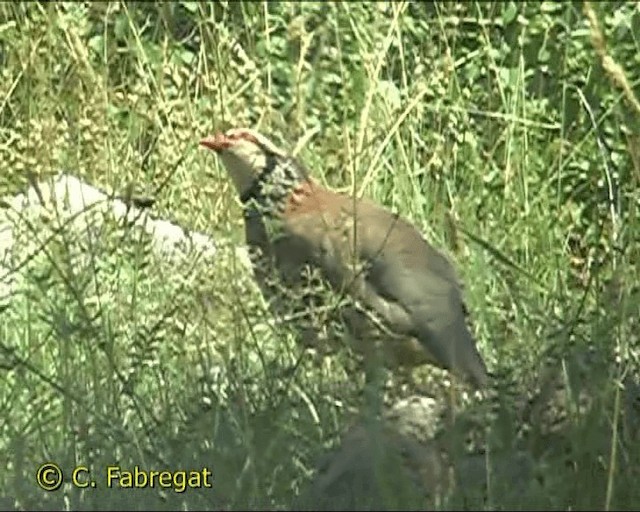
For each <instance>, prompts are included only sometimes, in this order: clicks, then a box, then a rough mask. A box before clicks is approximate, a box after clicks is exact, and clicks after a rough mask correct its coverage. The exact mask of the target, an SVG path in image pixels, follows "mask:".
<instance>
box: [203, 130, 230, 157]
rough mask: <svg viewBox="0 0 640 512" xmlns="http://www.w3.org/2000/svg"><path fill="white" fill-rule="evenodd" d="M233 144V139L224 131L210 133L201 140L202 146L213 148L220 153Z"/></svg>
mask: <svg viewBox="0 0 640 512" xmlns="http://www.w3.org/2000/svg"><path fill="white" fill-rule="evenodd" d="M231 144H232V141H231V139H230V138H229V137H227V136H226V135H225V134H224V133H222V132H219V133H216V134H215V135H209V136H208V137H205V138H204V139H202V140H201V141H200V145H201V146H204V147H205V148H208V149H211V150H213V151H215V152H216V153H220V152H221V151H222V150H224V149H227V148H228V147H229V146H231Z"/></svg>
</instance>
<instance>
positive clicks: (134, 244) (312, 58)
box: [0, 2, 640, 510]
mask: <svg viewBox="0 0 640 512" xmlns="http://www.w3.org/2000/svg"><path fill="white" fill-rule="evenodd" d="M639 5H640V4H638V3H636V2H599V3H594V4H592V5H590V6H589V5H588V4H587V5H586V7H585V5H584V4H583V3H581V2H517V3H516V2H437V3H427V2H414V3H407V2H392V3H391V2H380V3H375V2H367V3H358V2H345V3H332V2H286V3H284V2H283V3H276V2H269V3H266V2H265V3H258V2H211V3H192V2H144V3H142V2H140V3H137V2H126V3H118V2H108V3H106V2H105V3H88V2H85V3H75V2H62V3H53V2H51V3H44V2H42V3H34V2H24V3H9V2H3V3H2V4H0V75H1V76H0V195H2V196H8V195H14V194H16V193H18V192H21V191H24V190H25V189H26V187H28V186H29V184H30V183H32V182H33V180H34V179H35V180H39V179H44V178H46V177H47V176H53V175H55V174H57V173H58V172H59V171H60V170H64V171H66V172H69V173H71V174H74V175H76V176H78V177H80V178H82V179H84V180H86V181H87V182H89V183H91V184H93V185H95V186H98V187H101V188H103V189H105V190H114V191H117V192H118V191H119V192H124V191H125V190H134V191H135V192H136V193H138V194H143V195H148V196H152V197H153V198H154V199H155V204H154V205H153V212H154V215H156V216H157V217H161V218H167V219H170V220H172V221H173V222H176V223H178V224H180V225H181V226H184V227H185V228H189V229H192V230H197V231H202V232H205V233H208V234H210V235H212V236H213V237H214V238H215V239H216V240H217V241H218V242H219V253H218V255H217V257H216V258H215V260H214V261H213V262H212V261H203V260H202V259H201V258H200V259H199V258H198V257H197V255H195V256H194V257H193V259H192V260H190V261H188V262H185V263H184V264H182V265H177V266H176V265H174V264H168V263H167V262H165V261H162V259H161V258H158V257H157V256H155V255H154V254H153V253H152V252H151V251H150V250H149V249H148V243H146V242H148V240H145V237H144V235H143V234H142V233H141V232H140V231H139V230H134V229H132V228H130V227H127V226H125V225H122V224H121V223H117V222H115V221H114V222H107V223H106V224H105V228H104V229H103V230H102V231H100V233H99V236H95V237H93V238H91V239H82V238H79V237H77V236H74V235H73V234H72V233H71V232H70V231H67V230H64V229H58V230H57V231H55V236H45V233H49V231H47V230H48V229H50V227H51V225H52V224H53V225H55V219H51V218H42V219H37V221H33V222H30V223H28V226H27V227H24V226H23V228H24V233H25V234H24V238H25V239H26V240H27V241H26V242H25V244H27V246H28V244H29V243H30V244H31V246H32V247H35V248H36V249H37V250H36V249H34V250H32V251H30V252H29V251H26V249H24V247H26V246H23V248H22V249H20V250H19V251H18V250H17V249H16V253H15V254H13V255H11V257H9V256H5V259H4V268H3V271H2V272H3V273H4V271H5V270H6V271H11V273H12V276H13V277H14V278H15V280H16V283H17V285H16V287H15V288H14V290H15V293H13V294H12V295H11V296H8V297H5V298H4V302H3V303H2V308H1V309H2V311H1V313H0V315H1V322H0V333H1V334H0V495H5V496H6V497H7V498H15V499H16V500H17V503H18V504H19V506H20V507H22V508H24V509H28V510H38V509H56V510H60V509H61V508H65V509H109V508H112V509H118V508H121V507H132V509H144V508H163V509H164V508H166V509H174V510H177V509H182V510H194V509H212V508H225V509H247V508H249V509H257V508H268V509H282V508H286V507H288V506H289V504H290V503H291V501H292V500H293V499H294V498H295V496H297V495H298V494H299V493H300V492H301V489H303V488H304V485H305V483H306V482H308V481H309V479H311V478H312V477H313V471H314V465H315V461H316V460H317V457H318V456H319V455H320V454H322V453H324V451H325V450H326V449H327V448H328V447H330V446H332V445H334V444H335V443H336V442H337V441H338V439H339V437H340V434H341V433H342V432H343V431H344V429H345V428H346V426H347V425H348V424H349V422H350V421H351V419H352V418H353V413H354V408H355V404H357V401H358V397H359V394H360V389H361V386H362V378H361V376H357V377H354V374H353V372H352V370H350V367H349V364H350V362H349V361H350V357H349V355H348V354H347V353H346V351H345V353H340V354H338V355H336V356H334V357H330V358H327V359H325V360H323V361H321V362H319V361H317V360H315V359H314V358H311V357H306V358H303V359H302V361H301V362H300V364H299V365H298V366H297V367H296V368H295V371H292V370H291V369H292V368H293V367H294V365H295V364H296V362H298V360H299V359H300V349H299V348H297V347H296V345H295V343H294V341H293V337H292V335H291V334H290V333H287V332H286V330H285V328H284V327H282V328H280V329H274V328H273V326H272V322H270V317H269V315H268V314H266V313H265V312H264V305H263V303H262V301H261V299H260V297H259V295H258V293H257V291H256V289H255V287H254V285H253V283H252V280H251V276H250V273H249V272H248V271H247V270H246V268H245V267H243V266H242V264H240V263H238V261H237V259H236V258H235V257H234V254H235V252H234V249H233V248H234V247H236V246H237V245H239V244H241V243H242V219H241V216H240V210H239V208H238V204H237V200H236V198H235V194H234V191H233V190H232V189H231V187H230V183H229V181H228V180H227V177H226V176H225V173H224V172H223V170H222V169H220V168H219V167H218V163H217V162H216V161H215V158H213V157H212V156H211V154H209V153H208V152H206V151H202V150H199V149H198V147H197V142H198V140H199V139H200V138H201V137H202V136H204V135H206V134H209V133H211V132H213V131H216V130H219V129H226V128H229V127H232V126H253V127H257V128H258V129H260V130H262V131H264V132H266V133H269V134H272V135H273V137H274V138H275V140H276V141H278V142H279V143H282V144H284V145H285V146H287V147H289V148H291V149H294V148H295V149H296V150H297V151H299V156H300V158H301V159H302V160H303V161H305V162H306V164H307V165H308V167H309V168H310V169H311V170H312V172H313V174H314V175H315V176H316V177H317V178H318V179H320V180H322V181H323V182H324V183H326V184H328V185H330V186H332V187H334V188H341V189H343V190H351V191H357V192H362V193H364V194H365V195H367V196H369V197H372V198H374V199H375V200H377V201H379V202H381V203H384V204H385V205H387V206H388V207H390V208H392V209H393V210H394V211H398V212H401V213H402V214H403V215H405V216H407V217H408V218H410V219H411V220H412V221H413V222H415V223H416V225H417V226H419V227H420V228H421V229H422V231H423V232H424V233H425V235H426V236H427V237H428V238H429V239H430V240H432V241H433V242H434V244H435V245H437V246H439V247H443V248H447V249H448V251H449V253H450V254H451V255H452V257H453V258H454V259H455V261H456V265H457V268H458V269H459V271H460V273H461V275H462V276H463V279H464V281H465V283H466V290H465V293H466V296H467V301H468V303H469V308H470V310H471V311H472V315H473V319H474V325H475V330H476V333H477V336H478V339H479V346H480V350H481V352H482V353H483V354H484V355H485V358H486V360H487V362H488V365H489V366H490V367H491V369H492V370H493V371H494V372H495V373H496V375H498V377H499V387H500V389H501V394H500V396H501V400H502V401H503V404H502V406H501V409H500V411H502V412H501V413H500V415H499V417H498V419H497V420H495V423H494V426H493V428H491V429H489V431H488V432H489V433H488V434H487V437H486V442H487V443H488V446H490V447H491V450H487V453H489V454H490V453H492V451H494V452H495V451H498V450H500V449H501V448H503V449H505V447H506V449H511V447H512V446H513V445H514V443H517V442H520V441H519V440H518V439H520V438H519V437H518V436H525V437H526V446H527V447H528V450H530V453H531V454H532V457H533V459H534V461H535V468H536V470H535V474H534V475H533V476H531V477H530V479H527V480H525V481H524V482H521V483H522V484H523V485H524V487H523V488H519V489H520V490H519V491H518V492H517V493H514V492H513V488H512V486H511V485H506V484H508V482H507V483H506V484H505V485H502V486H501V485H500V482H493V483H492V482H486V492H485V493H481V494H480V495H477V496H476V497H475V498H470V499H469V500H468V501H466V502H464V503H463V504H461V503H460V502H457V501H455V500H456V496H459V494H460V492H461V491H460V490H458V491H456V492H455V493H453V494H452V495H451V496H449V497H447V496H445V497H444V498H443V500H444V501H442V502H441V505H440V506H442V507H447V506H465V507H466V508H470V509H478V508H481V507H482V508H498V509H500V508H506V509H511V507H513V509H532V508H552V509H572V510H573V509H580V508H583V509H584V508H587V509H593V508H604V509H611V508H613V509H634V508H636V509H637V507H638V506H639V504H640V487H639V486H638V485H637V483H638V479H639V477H640V473H639V468H640V465H639V461H640V459H639V455H640V443H639V442H638V441H639V440H640V400H639V399H638V396H640V394H639V393H638V392H637V390H638V386H639V385H640V384H639V382H640V381H639V364H638V363H639V361H638V358H639V357H640V340H639V335H638V333H639V332H640V329H639V327H640V326H639V325H638V324H639V321H638V319H639V318H640V288H639V286H638V283H640V279H639V277H640V272H639V269H640V259H639V257H638V256H639V255H640V250H639V247H640V245H639V238H638V233H639V232H640V230H639V227H640V224H639V220H638V206H639V205H640V192H639V190H638V183H639V180H640V138H639V133H640V132H639V128H640V108H639V105H638V100H637V97H638V96H640V7H639ZM590 16H591V21H590ZM453 226H455V228H456V229H453ZM547 368H560V375H561V376H562V378H561V382H562V385H561V386H560V388H561V389H562V390H563V393H562V397H563V398H562V400H563V402H562V403H563V404H564V405H563V407H564V408H565V409H564V410H565V413H564V414H563V415H562V421H561V423H562V428H561V429H560V430H553V429H551V426H550V425H545V423H544V422H545V421H546V420H545V416H544V415H545V414H546V413H548V412H549V411H551V410H554V407H555V405H554V406H551V405H547V403H546V402H545V403H544V405H543V406H542V407H541V408H539V409H541V411H542V412H541V413H540V414H539V415H538V416H535V415H530V416H528V417H524V416H518V414H519V413H517V411H519V410H520V409H518V407H519V405H518V404H519V403H521V402H523V401H524V402H527V403H530V402H531V400H534V399H535V398H536V397H538V396H540V395H541V393H543V390H544V389H546V388H545V382H546V381H545V375H547V373H548V372H547V370H546V369H547ZM545 372H547V373H545ZM554 389H555V388H554ZM634 390H635V391H634ZM634 393H635V394H634ZM552 394H553V393H552ZM553 396H554V397H555V396H559V395H557V393H556V394H553ZM554 404H555V402H554ZM509 411H512V412H509ZM513 411H516V412H513ZM556 419H557V418H556ZM555 421H556V420H553V422H555ZM516 425H517V427H518V428H517V429H516V428H513V427H515V426H516ZM546 427H549V428H546ZM516 430H517V432H516ZM523 432H525V434H523ZM549 432H553V433H549ZM49 460H50V461H55V462H57V463H59V464H60V465H61V466H62V467H63V468H64V469H65V470H67V471H68V470H69V469H70V468H73V467H74V466H76V465H79V464H82V465H86V466H89V467H91V468H104V467H105V466H106V465H109V464H114V463H117V464H119V465H121V466H122V467H133V466H134V465H136V464H137V465H140V466H142V467H147V468H160V469H162V468H196V469H199V468H202V467H204V466H206V467H209V468H211V469H212V471H213V480H214V488H213V489H212V490H203V491H187V492H185V493H182V494H178V493H175V492H172V491H164V492H161V491H159V490H157V489H152V490H149V491H148V492H143V491H139V492H124V491H120V492H119V491H113V490H111V491H110V490H108V489H104V488H98V489H85V490H81V489H75V488H73V487H72V486H70V485H68V484H65V485H64V486H63V488H62V489H61V490H59V491H58V492H56V493H45V492H43V491H41V490H39V489H38V488H37V486H36V483H35V472H36V468H37V467H38V465H39V464H41V463H42V462H45V461H49ZM487 460H488V461H489V462H488V463H489V464H490V462H491V461H490V456H487ZM95 471H97V472H98V471H100V469H96V470H95ZM503 483H505V482H503ZM463 487H464V486H463ZM456 493H457V494H456ZM0 497H1V496H0ZM447 499H448V500H449V501H447Z"/></svg>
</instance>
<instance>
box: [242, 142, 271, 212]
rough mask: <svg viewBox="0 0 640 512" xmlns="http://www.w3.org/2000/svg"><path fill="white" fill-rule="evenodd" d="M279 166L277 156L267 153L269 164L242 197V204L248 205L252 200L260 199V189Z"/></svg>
mask: <svg viewBox="0 0 640 512" xmlns="http://www.w3.org/2000/svg"><path fill="white" fill-rule="evenodd" d="M277 165H278V160H277V158H276V155H274V154H273V153H267V162H266V164H265V166H264V168H263V169H262V171H260V174H258V176H256V179H254V180H253V183H251V186H250V187H249V188H248V189H247V190H245V191H244V192H243V193H242V195H241V196H240V201H241V202H242V204H246V203H248V202H249V201H251V200H252V199H257V198H258V196H259V195H260V188H261V187H262V184H263V183H264V182H265V181H266V180H267V179H268V178H269V176H270V175H271V173H273V171H275V169H276V166H277Z"/></svg>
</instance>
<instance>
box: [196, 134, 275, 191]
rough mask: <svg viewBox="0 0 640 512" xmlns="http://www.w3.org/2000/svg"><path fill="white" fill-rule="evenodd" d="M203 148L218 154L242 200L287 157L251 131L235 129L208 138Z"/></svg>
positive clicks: (203, 142) (263, 137)
mask: <svg viewBox="0 0 640 512" xmlns="http://www.w3.org/2000/svg"><path fill="white" fill-rule="evenodd" d="M200 145H201V146H204V147H206V148H209V149H211V150H213V151H215V152H216V153H217V154H218V156H219V157H220V159H221V160H222V163H223V164H224V166H225V168H226V169H227V172H228V173H229V175H230V176H231V179H232V180H233V184H234V185H235V187H236V189H237V191H238V193H239V194H240V197H243V196H247V195H248V194H250V193H251V191H252V189H253V188H254V187H255V186H256V183H257V182H258V181H260V180H261V179H263V178H264V177H266V176H267V175H268V174H270V173H271V172H273V170H274V168H275V167H276V166H277V165H278V163H279V161H280V160H282V159H284V158H286V156H287V155H286V153H285V152H284V151H283V150H281V149H279V148H278V147H277V146H276V145H275V144H273V142H271V141H270V140H269V139H268V138H266V137H265V136H264V135H261V134H260V133H258V132H256V131H255V130H251V129H249V128H233V129H231V130H227V131H226V132H224V133H222V132H219V133H217V134H215V135H211V136H209V137H205V138H204V139H202V140H201V141H200Z"/></svg>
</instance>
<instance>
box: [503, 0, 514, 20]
mask: <svg viewBox="0 0 640 512" xmlns="http://www.w3.org/2000/svg"><path fill="white" fill-rule="evenodd" d="M517 15H518V7H517V6H516V4H515V2H509V3H508V4H507V7H506V8H505V10H504V11H503V13H502V22H503V23H504V24H505V25H509V24H510V23H512V22H513V20H515V19H516V16H517Z"/></svg>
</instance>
